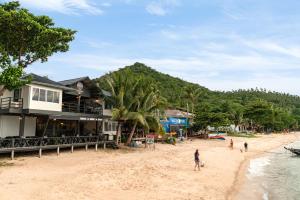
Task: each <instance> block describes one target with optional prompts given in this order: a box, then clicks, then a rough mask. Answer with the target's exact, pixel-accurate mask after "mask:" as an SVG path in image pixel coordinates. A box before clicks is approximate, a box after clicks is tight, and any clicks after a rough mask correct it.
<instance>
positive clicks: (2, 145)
mask: <svg viewBox="0 0 300 200" xmlns="http://www.w3.org/2000/svg"><path fill="white" fill-rule="evenodd" d="M101 142H108V141H107V138H106V137H105V136H104V135H97V136H66V137H26V138H22V137H8V138H0V150H1V149H18V148H20V149H26V148H35V147H38V148H40V147H47V146H64V145H65V146H70V145H74V146H80V145H85V144H89V145H92V144H97V143H101Z"/></svg>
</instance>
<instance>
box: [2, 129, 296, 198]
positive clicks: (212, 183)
mask: <svg viewBox="0 0 300 200" xmlns="http://www.w3.org/2000/svg"><path fill="white" fill-rule="evenodd" d="M299 138H300V136H299V134H296V135H295V134H289V135H268V136H260V137H258V138H233V140H234V149H233V150H231V149H229V148H228V145H229V139H230V138H229V137H228V138H227V140H226V141H218V140H193V141H187V142H184V143H180V144H177V145H176V146H173V145H168V144H157V145H156V149H155V150H150V149H144V148H140V149H134V150H128V149H120V150H102V149H99V151H98V152H95V151H94V149H93V148H90V149H89V150H88V152H85V151H84V150H77V151H76V149H75V152H74V153H73V154H71V153H70V152H69V151H66V152H63V153H61V155H60V156H56V155H55V154H54V153H50V154H46V155H44V156H43V157H42V158H38V157H36V156H31V157H17V159H16V160H14V161H8V160H4V161H6V162H8V163H9V165H7V166H6V165H4V166H2V167H0V185H1V187H0V199H1V200H2V199H4V200H6V199H14V200H18V199H22V200H26V199H30V200H35V199H47V200H48V199H49V200H52V199H97V200H98V199H112V200H123V199H131V200H132V199H133V200H134V199H139V200H140V199H148V200H149V199H155V200H167V199H168V200H169V199H172V200H173V199H195V200H196V199H197V200H199V199H234V194H235V192H236V191H238V189H239V187H238V186H239V185H241V184H242V182H243V177H244V174H245V169H246V166H247V162H248V161H249V159H250V158H253V157H254V156H257V155H259V154H262V153H265V152H266V151H268V150H270V149H273V148H276V147H278V146H280V145H282V144H287V143H290V142H292V141H295V140H297V139H299ZM244 141H247V142H248V144H249V151H248V152H247V153H241V152H240V148H242V145H243V142H244ZM195 149H199V152H200V159H201V160H203V161H205V167H204V168H201V170H200V171H194V161H193V153H194V151H195ZM0 162H3V160H0ZM11 164H13V165H11ZM0 166H1V165H0Z"/></svg>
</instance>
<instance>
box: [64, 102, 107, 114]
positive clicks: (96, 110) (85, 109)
mask: <svg viewBox="0 0 300 200" xmlns="http://www.w3.org/2000/svg"><path fill="white" fill-rule="evenodd" d="M62 111H63V112H74V113H85V114H96V115H102V113H103V109H102V106H92V105H89V104H86V103H83V104H80V106H78V104H77V103H73V102H63V104H62Z"/></svg>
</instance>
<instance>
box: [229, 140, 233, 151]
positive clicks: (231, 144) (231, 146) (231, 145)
mask: <svg viewBox="0 0 300 200" xmlns="http://www.w3.org/2000/svg"><path fill="white" fill-rule="evenodd" d="M229 147H230V148H231V149H233V140H232V139H230V146H229Z"/></svg>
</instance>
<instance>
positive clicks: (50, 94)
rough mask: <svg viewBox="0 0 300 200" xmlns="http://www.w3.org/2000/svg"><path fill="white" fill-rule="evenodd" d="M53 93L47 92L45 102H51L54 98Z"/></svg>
mask: <svg viewBox="0 0 300 200" xmlns="http://www.w3.org/2000/svg"><path fill="white" fill-rule="evenodd" d="M53 93H54V92H53V91H50V90H47V101H48V102H53V99H54V96H53Z"/></svg>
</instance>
